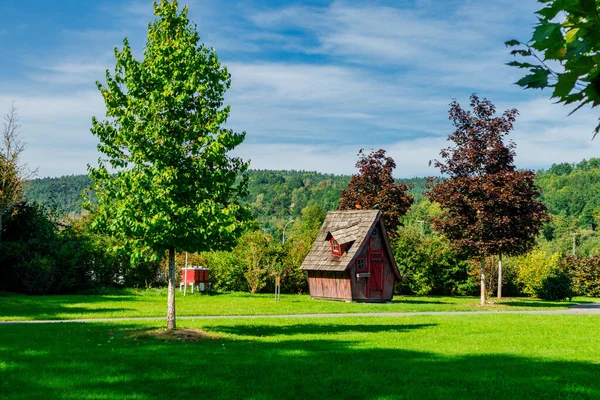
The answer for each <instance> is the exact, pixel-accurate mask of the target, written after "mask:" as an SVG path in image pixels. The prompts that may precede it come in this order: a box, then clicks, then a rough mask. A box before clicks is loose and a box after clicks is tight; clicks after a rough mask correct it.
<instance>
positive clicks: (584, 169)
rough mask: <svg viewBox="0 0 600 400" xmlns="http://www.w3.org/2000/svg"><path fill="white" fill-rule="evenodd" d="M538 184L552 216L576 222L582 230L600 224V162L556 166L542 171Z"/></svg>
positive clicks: (591, 160)
mask: <svg viewBox="0 0 600 400" xmlns="http://www.w3.org/2000/svg"><path fill="white" fill-rule="evenodd" d="M536 182H537V184H538V185H540V186H541V188H542V190H543V194H542V198H543V201H544V203H545V204H546V206H547V207H548V210H549V211H550V213H552V214H554V215H562V216H564V217H568V218H573V219H576V220H577V223H578V225H579V226H580V227H582V228H584V227H585V228H589V227H592V228H594V229H595V227H596V226H597V225H598V223H599V222H600V159H598V158H592V159H590V160H587V161H586V160H583V161H582V162H580V163H579V164H569V163H562V164H554V165H553V166H552V167H551V168H549V169H548V170H547V171H538V172H537V174H536Z"/></svg>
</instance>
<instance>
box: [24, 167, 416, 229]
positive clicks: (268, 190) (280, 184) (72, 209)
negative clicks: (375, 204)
mask: <svg viewBox="0 0 600 400" xmlns="http://www.w3.org/2000/svg"><path fill="white" fill-rule="evenodd" d="M248 175H249V182H248V192H249V193H248V196H247V197H246V198H245V199H244V201H245V202H246V204H248V205H250V206H251V207H252V209H253V211H254V213H255V217H256V218H257V219H258V220H260V221H262V222H263V223H265V224H266V225H269V221H271V223H273V224H275V223H276V221H277V220H281V219H287V218H289V217H292V218H295V217H297V216H299V215H300V212H301V210H302V209H303V208H304V207H306V206H308V205H310V204H318V205H320V206H321V207H322V208H323V209H325V210H333V209H335V208H336V207H337V204H338V200H339V198H340V193H341V191H342V190H343V189H344V188H345V187H346V186H347V185H348V182H349V181H350V176H349V175H333V174H322V173H318V172H310V171H271V170H251V171H249V172H248ZM402 181H403V182H405V183H407V184H409V185H410V186H411V187H412V189H411V192H412V193H414V194H415V195H417V196H419V195H422V194H423V193H424V192H425V183H426V179H425V178H412V179H403V180H402ZM89 185H90V178H89V177H88V176H87V175H68V176H61V177H59V178H42V179H34V180H32V181H31V182H30V183H29V185H28V188H27V192H26V193H27V198H28V199H29V200H31V201H35V202H38V203H41V204H44V205H47V206H50V207H53V208H56V209H58V210H60V211H63V212H66V213H75V214H76V213H80V212H81V201H82V197H81V193H82V192H83V191H84V190H86V189H87V188H88V187H89ZM90 196H91V198H92V200H93V198H94V196H93V193H90Z"/></svg>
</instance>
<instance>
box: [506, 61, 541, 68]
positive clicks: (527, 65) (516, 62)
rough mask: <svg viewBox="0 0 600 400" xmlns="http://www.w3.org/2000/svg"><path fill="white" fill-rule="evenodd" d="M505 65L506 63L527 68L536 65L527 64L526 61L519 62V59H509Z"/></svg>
mask: <svg viewBox="0 0 600 400" xmlns="http://www.w3.org/2000/svg"><path fill="white" fill-rule="evenodd" d="M506 65H508V66H510V67H517V68H527V69H529V68H535V67H536V65H533V64H529V63H526V62H519V61H511V62H508V63H506Z"/></svg>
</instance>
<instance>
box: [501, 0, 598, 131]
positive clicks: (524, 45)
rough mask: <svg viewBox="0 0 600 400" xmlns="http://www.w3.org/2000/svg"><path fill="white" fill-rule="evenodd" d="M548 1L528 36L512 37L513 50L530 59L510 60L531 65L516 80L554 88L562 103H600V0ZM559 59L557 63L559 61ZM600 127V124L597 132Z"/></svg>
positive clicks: (520, 65)
mask: <svg viewBox="0 0 600 400" xmlns="http://www.w3.org/2000/svg"><path fill="white" fill-rule="evenodd" d="M538 1H539V2H540V3H542V4H543V5H544V7H543V8H541V9H540V10H538V11H537V12H536V14H537V15H538V16H539V17H538V23H537V25H536V26H535V28H534V31H533V36H532V37H531V40H529V42H521V41H519V40H515V39H513V40H509V41H507V42H506V45H507V46H509V47H516V49H513V50H512V51H511V54H512V55H515V56H522V57H525V58H526V59H527V60H528V61H531V62H522V61H516V60H515V61H512V62H510V63H508V65H511V66H514V67H518V68H523V69H526V70H528V72H529V73H528V74H527V75H525V76H524V77H523V78H521V79H520V80H519V81H518V82H517V85H519V86H522V87H524V88H527V89H543V88H546V87H551V88H553V92H552V98H555V99H558V102H559V103H563V104H566V105H569V104H573V105H577V106H576V108H575V109H574V110H573V111H572V112H571V113H573V112H575V111H577V110H578V109H580V108H581V107H583V106H584V105H586V104H590V105H591V106H592V107H596V106H597V105H598V104H600V54H599V51H600V35H599V34H598V32H600V3H598V2H597V1H596V0H538ZM555 65H556V67H554V66H555ZM599 131H600V123H599V124H598V125H597V126H596V129H595V132H594V136H596V134H598V132H599Z"/></svg>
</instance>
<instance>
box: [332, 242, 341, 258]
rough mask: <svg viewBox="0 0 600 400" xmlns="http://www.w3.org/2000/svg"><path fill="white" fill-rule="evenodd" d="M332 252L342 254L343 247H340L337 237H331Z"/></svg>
mask: <svg viewBox="0 0 600 400" xmlns="http://www.w3.org/2000/svg"><path fill="white" fill-rule="evenodd" d="M331 252H332V253H333V254H336V255H338V256H341V255H342V249H340V245H339V243H338V242H337V240H335V239H331Z"/></svg>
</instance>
